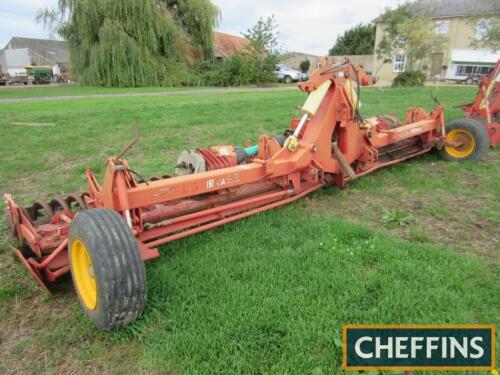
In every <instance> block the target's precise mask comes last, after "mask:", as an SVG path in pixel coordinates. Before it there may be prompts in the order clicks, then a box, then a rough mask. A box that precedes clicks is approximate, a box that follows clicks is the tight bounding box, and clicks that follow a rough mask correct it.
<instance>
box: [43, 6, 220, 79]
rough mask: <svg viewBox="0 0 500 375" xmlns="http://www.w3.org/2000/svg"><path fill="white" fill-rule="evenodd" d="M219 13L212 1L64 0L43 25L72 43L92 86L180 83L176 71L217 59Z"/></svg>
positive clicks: (81, 74) (78, 67) (78, 71)
mask: <svg viewBox="0 0 500 375" xmlns="http://www.w3.org/2000/svg"><path fill="white" fill-rule="evenodd" d="M218 16H219V11H218V9H217V7H215V6H214V5H213V4H212V2H211V1H210V0H120V1H116V0H59V3H58V8H57V9H53V10H50V9H44V10H41V11H40V12H39V14H38V16H37V19H38V20H39V21H42V22H44V23H45V25H46V26H47V27H49V28H51V29H52V30H55V31H56V32H57V33H59V34H60V35H61V36H62V37H64V38H65V39H66V40H67V41H68V44H69V49H70V54H71V65H72V71H73V73H74V75H75V76H76V77H77V79H78V80H79V81H80V82H81V83H82V84H86V85H96V86H122V87H123V86H158V85H162V84H175V82H172V74H171V73H172V72H174V71H176V70H178V69H185V64H193V63H195V62H196V61H198V60H201V59H203V58H205V59H210V58H212V55H213V29H214V27H215V25H216V22H217V20H218Z"/></svg>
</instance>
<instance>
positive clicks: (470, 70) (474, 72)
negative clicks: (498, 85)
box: [455, 65, 492, 77]
mask: <svg viewBox="0 0 500 375" xmlns="http://www.w3.org/2000/svg"><path fill="white" fill-rule="evenodd" d="M491 70H492V67H490V66H480V65H457V72H456V73H455V75H456V76H457V77H479V76H487V75H488V74H490V73H491Z"/></svg>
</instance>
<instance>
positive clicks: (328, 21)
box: [0, 0, 401, 55]
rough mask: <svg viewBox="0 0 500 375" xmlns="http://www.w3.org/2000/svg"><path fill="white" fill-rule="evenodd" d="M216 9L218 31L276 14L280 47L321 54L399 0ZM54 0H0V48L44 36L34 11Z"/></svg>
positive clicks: (279, 2)
mask: <svg viewBox="0 0 500 375" xmlns="http://www.w3.org/2000/svg"><path fill="white" fill-rule="evenodd" d="M212 1H213V2H214V3H215V4H216V5H217V6H218V7H219V8H220V10H221V20H220V23H219V26H218V28H217V29H218V30H219V31H222V32H226V33H229V34H235V35H241V33H242V32H244V31H246V30H247V29H248V28H250V27H251V26H252V25H254V24H255V23H256V22H257V20H258V19H259V17H263V18H266V17H268V16H271V15H273V14H274V15H275V16H276V20H277V23H278V26H279V27H278V31H279V42H280V48H281V49H282V50H283V51H286V52H292V51H293V52H303V53H309V54H313V55H326V54H327V53H328V50H329V49H330V48H331V47H332V46H333V45H334V43H335V40H336V39H337V37H338V36H339V35H341V34H342V33H343V32H344V31H345V30H347V29H349V28H350V27H352V26H355V25H357V24H358V23H360V22H363V23H366V22H369V21H371V20H373V19H374V18H375V17H377V16H378V15H379V14H380V13H381V12H382V11H383V10H384V9H385V8H386V7H394V6H395V5H397V4H399V3H400V2H401V0H306V1H305V0H287V1H283V0H253V1H251V0H250V1H237V0H212ZM56 3H57V0H0V48H3V47H4V46H5V45H6V44H7V42H8V41H9V40H10V39H11V38H12V37H13V36H24V37H32V38H47V37H48V33H47V32H46V31H45V30H44V29H43V27H42V25H38V24H37V23H36V22H35V15H36V11H37V10H38V9H39V8H41V7H43V6H49V7H50V6H54V5H55V4H56Z"/></svg>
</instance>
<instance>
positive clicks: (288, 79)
mask: <svg viewBox="0 0 500 375" xmlns="http://www.w3.org/2000/svg"><path fill="white" fill-rule="evenodd" d="M276 78H277V80H278V82H285V83H292V82H303V81H307V80H308V79H309V77H308V75H307V74H306V73H302V72H301V71H299V70H295V69H292V68H290V67H289V66H287V65H285V64H276Z"/></svg>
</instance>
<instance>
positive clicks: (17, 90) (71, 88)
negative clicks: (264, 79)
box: [0, 83, 293, 100]
mask: <svg viewBox="0 0 500 375" xmlns="http://www.w3.org/2000/svg"><path fill="white" fill-rule="evenodd" d="M273 86H275V87H284V86H293V85H289V84H284V83H275V84H273ZM245 87H248V88H252V87H255V86H245ZM204 88H208V87H203V86H197V87H133V88H120V87H87V86H78V85H76V84H68V85H49V86H29V87H25V86H20V87H16V86H12V87H0V100H1V99H14V98H41V97H57V96H80V95H109V94H132V93H133V94H140V93H162V92H175V91H186V90H199V89H204ZM211 88H213V87H211Z"/></svg>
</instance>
